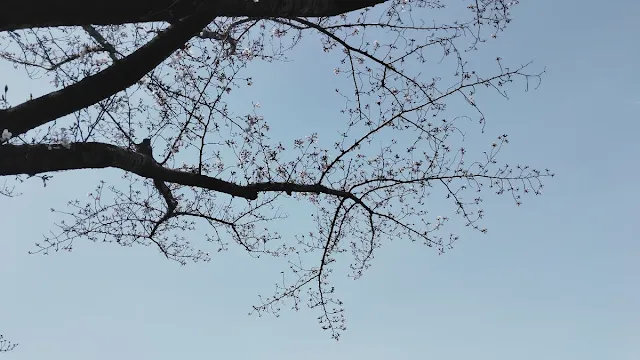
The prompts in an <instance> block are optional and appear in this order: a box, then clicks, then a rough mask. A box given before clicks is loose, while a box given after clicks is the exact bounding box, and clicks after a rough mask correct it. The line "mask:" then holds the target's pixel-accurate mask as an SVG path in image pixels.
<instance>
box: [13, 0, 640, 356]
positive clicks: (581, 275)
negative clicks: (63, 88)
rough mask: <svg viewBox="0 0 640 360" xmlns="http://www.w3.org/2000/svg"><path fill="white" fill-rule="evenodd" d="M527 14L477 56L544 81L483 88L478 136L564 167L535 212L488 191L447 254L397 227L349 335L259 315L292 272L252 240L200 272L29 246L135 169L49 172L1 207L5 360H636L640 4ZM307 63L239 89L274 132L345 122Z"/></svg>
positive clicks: (320, 74)
mask: <svg viewBox="0 0 640 360" xmlns="http://www.w3.org/2000/svg"><path fill="white" fill-rule="evenodd" d="M514 17H515V20H514V21H513V23H512V24H511V26H510V27H509V28H508V30H507V31H506V32H505V33H504V34H501V36H500V37H499V38H498V39H496V40H494V41H492V42H490V43H488V44H487V45H486V46H485V47H484V48H483V50H482V51H480V52H478V53H476V54H474V55H473V57H474V59H476V61H484V60H482V59H485V58H486V61H492V60H493V59H494V58H495V57H496V56H501V57H503V58H504V59H506V60H507V61H510V62H512V63H515V64H518V63H525V62H528V61H530V60H534V61H535V62H534V65H535V66H537V67H538V68H540V69H541V68H545V67H546V70H547V73H546V74H545V76H544V78H543V82H542V85H541V87H540V88H539V89H538V90H536V91H529V92H528V93H525V92H523V91H521V89H522V88H521V87H517V86H514V87H513V89H512V90H511V91H510V94H511V95H512V96H511V99H510V100H509V101H506V100H504V99H501V98H499V97H497V96H495V95H491V96H484V97H482V98H481V99H478V102H479V103H480V104H481V105H482V106H483V110H484V112H485V114H486V116H487V121H488V123H487V127H486V129H485V134H484V135H482V134H480V133H479V132H478V131H477V129H476V128H473V127H472V128H469V129H468V130H469V135H468V136H469V138H470V139H469V144H468V145H467V146H468V147H469V148H470V150H478V151H482V149H483V148H482V147H483V146H487V144H490V142H491V139H493V138H494V137H495V136H497V135H499V134H502V133H507V134H509V138H510V139H511V144H510V145H509V146H508V147H507V148H506V149H505V151H504V153H503V157H502V158H501V159H502V160H505V161H509V162H511V163H528V164H532V165H535V166H538V167H542V168H544V167H549V168H551V169H552V170H553V171H554V172H556V174H557V175H556V177H555V178H554V179H553V180H551V181H547V183H546V187H545V191H544V195H543V196H542V197H531V198H527V199H525V200H526V201H525V203H524V205H523V206H521V207H516V206H515V205H514V204H513V203H512V202H511V201H509V199H507V198H500V197H495V196H490V195H487V196H486V198H485V210H486V213H487V214H486V215H487V216H486V220H485V225H486V226H487V227H488V228H489V233H488V234H487V235H482V236H480V235H478V234H468V236H464V237H462V238H461V240H460V241H459V242H457V243H456V246H455V247H454V249H453V250H451V251H449V252H448V253H446V254H445V255H442V256H438V255H437V253H436V252H435V251H433V250H431V249H428V248H424V247H422V246H419V245H417V244H409V243H405V242H403V241H402V239H398V240H397V241H394V242H392V243H388V244H385V245H384V246H383V248H382V249H381V250H380V251H379V252H378V254H377V257H376V260H375V261H374V263H373V266H372V268H371V269H370V270H369V271H368V272H367V273H366V275H365V276H364V277H363V278H362V279H360V280H358V281H352V280H350V279H348V278H347V277H346V274H336V276H334V278H333V279H334V280H333V281H334V285H335V286H336V288H337V290H338V291H339V294H340V296H341V298H342V300H344V302H345V306H346V316H347V327H348V330H347V332H346V333H345V334H344V335H343V336H342V338H341V339H340V341H339V342H335V341H333V340H331V339H330V337H329V334H328V333H326V332H323V331H322V330H321V329H320V327H319V326H318V324H317V320H316V317H317V316H318V315H319V314H318V313H317V312H315V311H309V310H306V309H303V310H302V311H300V312H297V313H296V312H292V311H284V312H282V314H281V316H280V317H279V318H275V317H273V316H269V315H267V316H265V317H260V318H259V317H257V316H254V315H251V316H248V315H247V314H248V313H249V311H250V310H251V305H253V304H256V303H257V302H258V298H257V296H258V294H267V295H269V294H271V290H272V289H273V284H274V282H276V281H277V280H278V275H279V272H280V271H281V268H282V267H281V265H282V264H281V263H278V262H276V261H270V260H266V259H264V260H263V259H260V260H255V259H252V258H250V257H248V256H247V255H246V254H244V253H243V252H242V251H241V250H240V249H238V248H233V247H232V249H231V250H230V251H229V252H226V253H219V254H214V255H213V256H212V260H211V262H210V263H204V264H196V265H187V266H185V267H180V266H178V265H177V264H176V263H172V262H169V261H167V260H166V259H164V258H163V257H162V256H160V254H159V253H158V251H157V250H156V249H154V248H151V247H149V248H140V247H135V248H120V247H118V246H114V245H111V244H94V243H89V242H82V241H80V242H77V243H76V245H75V249H74V252H72V253H57V254H51V255H49V256H39V255H28V254H27V252H28V251H29V250H32V249H34V246H33V244H34V242H37V241H39V240H40V239H41V238H42V234H44V233H46V232H48V231H49V230H50V229H52V226H53V223H54V221H55V220H56V218H55V216H54V215H53V214H52V213H51V212H50V211H49V209H50V208H51V207H57V208H63V206H64V204H65V202H66V201H67V200H70V199H74V198H77V197H82V196H86V193H87V192H89V191H90V190H91V189H92V188H93V187H94V186H95V185H96V182H97V181H98V180H99V179H105V180H107V181H109V180H113V181H117V179H118V177H119V176H120V172H119V171H115V170H106V171H105V170H101V171H83V172H75V173H66V174H56V176H55V179H54V180H53V181H52V182H51V183H50V184H48V186H47V187H46V188H43V187H42V185H41V183H38V182H37V181H35V180H34V181H32V182H30V183H28V184H26V185H22V186H21V188H20V191H22V192H23V193H24V194H23V195H22V196H20V197H17V198H13V199H7V198H2V199H1V201H2V204H3V206H2V207H1V208H0V209H1V210H0V214H1V218H0V219H1V220H0V226H2V229H3V232H2V241H0V276H1V279H2V296H0V334H3V335H4V336H5V337H6V338H7V339H10V340H12V341H15V342H18V343H20V345H19V346H18V347H17V348H16V349H15V350H14V351H13V352H10V353H5V354H1V355H0V357H2V358H3V359H11V360H14V359H15V360H22V359H30V360H31V359H65V360H81V359H82V360H84V359H92V360H103V359H104V360H106V359H110V360H111V359H120V358H125V359H129V358H138V359H157V360H164V359H175V358H181V359H210V358H220V359H257V358H259V359H278V360H289V359H291V360H294V359H295V360H298V359H309V360H315V359H336V360H342V359H345V360H346V359H354V358H357V359H368V360H383V359H384V360H386V359H392V358H398V359H438V360H468V359H473V360H512V359H517V360H528V359H531V360H539V359H545V360H556V359H557V360H573V359H576V360H602V359H611V360H635V359H638V358H639V356H640V309H639V307H638V304H640V286H638V284H639V283H640V281H638V275H639V274H640V261H639V259H640V245H639V243H638V241H637V239H638V223H637V217H638V214H640V212H639V211H638V209H637V208H638V203H640V191H638V187H637V186H638V185H637V184H638V177H639V176H640V171H639V170H638V160H637V159H638V156H639V155H638V154H640V143H639V142H638V141H637V140H636V139H637V137H638V135H639V134H640V125H638V112H639V109H640V107H639V105H638V100H639V99H640V90H639V89H638V86H637V84H638V83H640V72H638V68H637V64H640V45H639V43H638V41H637V39H636V37H637V36H636V34H640V22H638V19H640V3H638V2H635V1H631V0H626V1H622V0H614V1H609V2H602V1H594V0H587V1H579V0H566V1H553V0H540V1H531V0H529V1H527V0H523V1H522V2H521V4H520V5H519V6H517V7H516V8H515V9H514ZM291 58H292V60H294V61H293V62H292V63H286V64H267V65H264V66H262V67H260V68H259V69H264V71H262V72H258V73H256V74H252V75H254V76H255V77H256V85H255V86H254V87H252V88H251V90H250V91H249V90H248V91H247V93H246V94H245V95H243V96H246V101H247V102H248V103H250V102H251V101H259V102H260V103H261V104H262V107H261V109H262V110H263V111H264V114H265V117H267V118H269V119H273V120H272V124H273V127H274V128H275V129H274V131H276V133H278V131H280V134H285V133H283V132H287V133H286V134H287V135H288V134H289V132H291V133H293V132H299V133H300V134H303V133H305V132H306V133H308V132H310V130H311V129H316V128H318V127H324V130H327V131H329V130H333V128H331V125H332V124H331V119H332V116H333V114H334V112H335V110H336V109H335V108H331V107H328V106H327V104H328V103H330V102H331V101H333V100H335V99H334V98H333V96H334V93H332V91H331V90H332V85H331V81H332V79H333V78H332V76H333V72H332V69H333V67H334V66H335V64H332V63H331V59H329V58H326V57H323V53H322V51H321V49H319V43H318V42H317V41H313V40H312V41H307V42H306V43H304V44H301V47H300V48H299V49H298V50H297V51H296V53H295V56H292V57H291ZM434 69H436V70H435V71H437V67H436V68H434ZM0 74H2V75H3V76H2V77H1V79H2V80H1V81H4V82H6V83H8V84H9V86H10V88H11V91H12V94H28V93H29V92H31V91H34V90H33V89H35V88H37V92H38V93H44V91H45V90H44V89H43V87H44V86H47V85H46V83H44V82H42V81H40V82H27V81H25V80H24V77H23V76H22V74H21V73H20V72H19V71H18V72H16V71H15V70H13V69H12V68H11V67H10V66H8V65H7V64H6V63H0ZM437 75H438V74H434V76H437ZM274 84H275V85H274ZM310 84H313V86H309V85H310ZM0 85H2V84H1V83H0ZM321 89H324V90H328V91H321ZM34 92H36V91H34ZM481 101H482V102H481ZM291 124H295V125H291ZM320 130H323V129H320ZM290 138H291V139H293V138H294V137H293V136H291V137H290ZM439 201H440V200H434V203H433V204H432V206H437V204H438V202H439ZM284 205H287V204H284ZM289 205H290V207H289V208H286V207H283V210H285V211H288V212H290V213H294V212H295V213H296V215H297V216H303V215H299V214H297V213H298V212H300V211H299V210H301V209H304V207H302V208H298V207H297V206H298V205H296V203H295V202H293V201H292V202H291V203H290V204H289ZM434 211H436V212H437V208H436V209H434ZM304 216H306V214H304ZM283 224H284V223H283ZM286 224H288V225H287V226H288V227H287V228H286V229H283V232H286V233H291V234H293V233H296V232H297V233H300V232H305V231H308V229H306V228H305V227H304V226H303V225H301V224H304V222H303V221H302V222H297V221H291V222H288V223H286ZM203 231H204V229H203ZM203 233H204V232H203ZM634 239H635V240H634ZM194 241H198V239H194ZM203 246H205V247H206V246H207V244H206V243H204V241H203Z"/></svg>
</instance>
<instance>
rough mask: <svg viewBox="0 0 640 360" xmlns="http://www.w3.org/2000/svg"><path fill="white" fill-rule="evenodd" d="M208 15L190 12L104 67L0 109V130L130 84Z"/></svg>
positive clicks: (47, 117) (16, 129) (37, 121)
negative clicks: (57, 87)
mask: <svg viewBox="0 0 640 360" xmlns="http://www.w3.org/2000/svg"><path fill="white" fill-rule="evenodd" d="M211 20H212V18H211V17H210V16H205V15H201V14H198V15H194V16H192V17H189V18H186V19H183V20H182V21H180V22H177V23H175V24H174V25H171V26H170V27H169V28H167V30H166V31H165V32H163V33H161V34H159V35H158V36H156V37H155V38H154V39H153V40H151V41H149V42H148V43H147V44H145V45H143V46H142V47H140V48H139V49H138V50H136V51H134V52H133V53H132V54H130V55H129V56H127V57H125V58H123V59H121V60H120V61H118V62H117V63H116V64H113V65H111V66H110V67H108V68H106V69H105V70H103V71H101V72H99V73H97V74H95V75H92V76H89V77H87V78H85V79H82V80H81V81H79V82H77V83H75V84H73V85H69V86H67V87H66V88H64V89H62V90H58V91H55V92H52V93H49V94H47V95H44V96H41V97H39V98H36V99H33V100H30V101H27V102H24V103H22V104H20V105H18V106H15V107H12V108H9V109H6V110H0V131H2V130H4V129H7V130H9V131H10V132H11V133H12V134H13V135H14V136H18V135H20V134H23V133H25V132H27V131H29V130H31V129H33V128H36V127H38V126H40V125H43V124H46V123H47V122H50V121H53V120H56V119H58V118H60V117H62V116H65V115H68V114H71V113H73V112H75V111H78V110H81V109H84V108H86V107H89V106H91V105H93V104H95V103H97V102H99V101H101V100H104V99H106V98H108V97H109V96H111V95H113V94H116V93H118V92H119V91H121V90H124V89H126V88H128V87H129V86H132V85H134V84H135V83H136V82H137V81H138V80H140V79H141V78H142V77H143V76H144V75H146V74H147V73H148V72H150V71H151V70H153V69H154V68H156V67H157V66H158V65H160V64H161V63H162V62H163V61H164V60H165V59H166V58H167V57H169V56H170V55H171V54H172V53H173V52H174V51H176V50H177V49H178V48H180V47H181V46H182V45H184V44H185V43H186V42H187V41H189V39H191V38H192V37H193V36H195V35H197V34H198V33H199V32H200V31H201V30H202V29H203V28H204V27H205V26H207V25H208V24H209V23H210V22H211Z"/></svg>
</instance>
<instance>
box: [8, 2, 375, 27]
mask: <svg viewBox="0 0 640 360" xmlns="http://www.w3.org/2000/svg"><path fill="white" fill-rule="evenodd" d="M385 1H386V0H349V1H344V0H260V1H252V0H195V1H194V0H154V1H147V0H110V1H98V2H87V1H84V0H6V1H4V2H3V4H2V5H3V8H4V9H10V11H4V12H2V13H0V31H11V30H19V29H26V28H34V27H52V26H82V25H91V24H92V25H120V24H130V23H140V22H154V21H166V22H174V21H177V20H180V19H181V18H183V17H185V16H190V15H193V14H199V15H201V16H204V17H210V18H214V17H218V16H224V17H241V16H250V17H324V16H335V15H339V14H343V13H347V12H350V11H354V10H358V9H363V8H366V7H369V6H374V5H377V4H381V3H384V2H385Z"/></svg>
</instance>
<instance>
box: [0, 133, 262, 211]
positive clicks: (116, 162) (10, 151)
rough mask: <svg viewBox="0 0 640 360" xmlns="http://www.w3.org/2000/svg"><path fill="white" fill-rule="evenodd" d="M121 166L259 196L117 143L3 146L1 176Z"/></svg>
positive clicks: (248, 196)
mask: <svg viewBox="0 0 640 360" xmlns="http://www.w3.org/2000/svg"><path fill="white" fill-rule="evenodd" d="M102 168H118V169H122V170H125V171H129V172H131V173H134V174H137V175H139V176H142V177H144V178H149V179H159V180H163V181H166V182H171V183H176V184H181V185H186V186H194V187H199V188H203V189H209V190H214V191H219V192H222V193H226V194H229V195H233V196H238V197H242V198H246V199H250V200H253V199H256V198H257V197H258V193H257V191H256V190H253V189H249V188H247V187H244V186H240V185H236V184H233V183H230V182H228V181H224V180H220V179H216V178H212V177H209V176H206V175H200V174H194V173H189V172H184V171H178V170H172V169H167V168H165V167H162V166H160V165H159V164H158V163H156V162H155V161H154V160H153V159H152V158H151V157H149V156H146V155H142V154H140V153H137V152H133V151H130V150H128V149H125V148H121V147H118V146H115V145H110V144H103V143H97V142H87V143H74V144H71V145H70V147H69V148H68V149H67V148H65V147H63V146H61V145H46V144H42V145H2V146H0V176H3V175H19V174H29V175H35V174H40V173H45V172H51V171H63V170H78V169H102Z"/></svg>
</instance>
